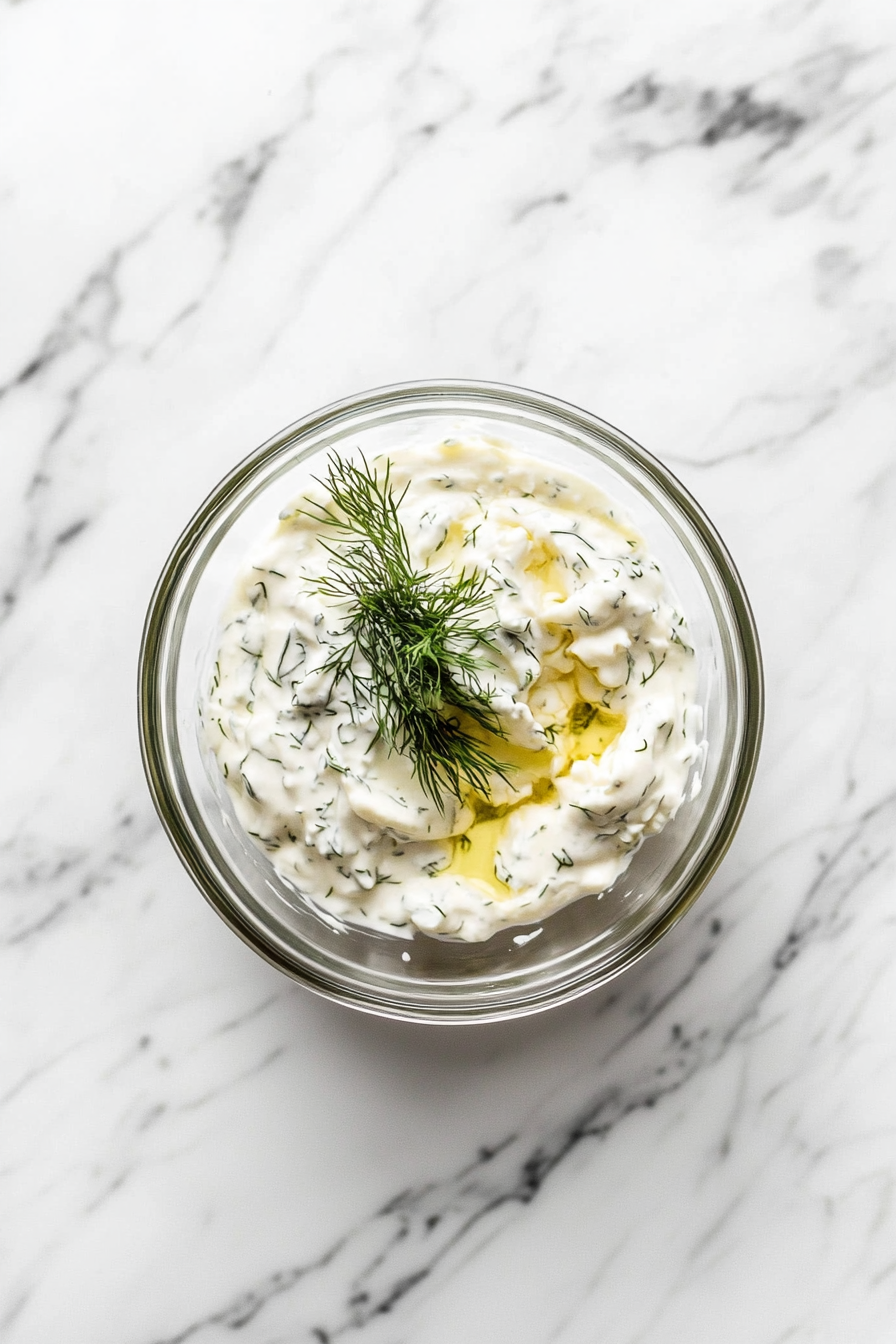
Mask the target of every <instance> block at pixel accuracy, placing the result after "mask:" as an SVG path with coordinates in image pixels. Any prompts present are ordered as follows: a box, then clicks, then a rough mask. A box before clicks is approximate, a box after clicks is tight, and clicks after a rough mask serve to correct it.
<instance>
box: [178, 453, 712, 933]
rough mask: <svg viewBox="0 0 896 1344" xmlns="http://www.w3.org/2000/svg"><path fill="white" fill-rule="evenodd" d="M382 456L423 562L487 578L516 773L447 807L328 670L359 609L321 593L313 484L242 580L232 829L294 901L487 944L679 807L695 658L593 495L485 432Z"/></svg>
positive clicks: (551, 907) (686, 770)
mask: <svg viewBox="0 0 896 1344" xmlns="http://www.w3.org/2000/svg"><path fill="white" fill-rule="evenodd" d="M388 460H389V462H390V464H391V468H390V470H391V479H392V482H393V484H394V486H395V488H396V490H397V491H398V492H399V493H400V492H401V491H402V490H406V493H405V494H404V498H403V500H402V502H401V505H400V510H399V516H400V519H401V524H402V527H403V529H404V532H405V535H406V537H407V540H408V545H409V548H410V553H411V557H412V559H413V562H414V564H415V566H417V567H418V568H421V569H423V568H426V569H429V570H431V571H443V572H455V573H457V572H460V571H461V570H462V569H463V570H466V572H467V573H472V572H473V571H479V572H482V573H484V574H485V575H486V577H487V582H488V585H489V586H490V587H491V588H493V602H494V613H495V620H496V627H495V630H494V633H493V636H492V640H491V646H490V647H489V648H487V649H484V650H483V664H484V671H483V676H482V681H483V685H484V686H485V687H486V688H487V691H488V693H489V695H490V698H491V705H492V708H493V709H494V711H495V712H496V714H497V716H498V720H499V722H500V725H501V730H502V732H503V736H502V737H494V738H493V739H492V740H491V742H490V747H491V749H492V752H493V755H494V757H495V759H496V760H498V761H499V762H500V763H501V765H502V767H503V773H504V775H505V778H501V776H500V775H497V774H496V775H494V776H493V777H492V780H491V784H490V787H489V789H488V791H487V794H483V793H476V792H474V791H472V790H470V791H468V792H466V793H465V795H464V797H463V798H462V799H457V798H454V797H453V796H451V795H450V794H448V795H446V796H443V797H442V798H441V799H439V800H438V801H437V800H435V799H433V798H432V797H431V796H429V795H428V794H427V792H426V791H425V790H424V789H423V788H422V787H421V784H420V781H419V779H418V778H417V777H416V775H415V773H414V763H413V762H412V761H411V760H410V759H409V758H408V757H407V756H404V755H402V754H401V753H400V752H399V751H397V750H392V751H390V750H389V749H388V747H387V746H386V744H385V743H384V742H383V741H382V740H380V741H376V740H375V739H376V724H375V721H374V717H373V712H372V710H371V707H370V706H369V705H367V704H365V703H359V702H358V701H357V698H356V696H355V694H354V693H353V690H352V684H351V681H350V679H349V678H347V677H335V676H334V674H333V672H332V671H327V670H326V664H327V663H328V662H331V661H332V655H333V652H334V649H338V647H339V645H340V640H343V639H344V629H345V610H344V607H343V606H340V605H339V604H338V603H337V602H334V601H333V600H332V599H330V598H327V597H325V596H323V595H322V594H321V592H320V591H319V585H320V582H321V579H322V576H324V575H325V574H326V573H327V569H328V564H329V563H330V560H331V552H330V551H328V549H327V546H328V545H330V546H332V545H333V537H332V536H328V535H327V533H326V530H325V529H322V528H321V525H320V523H319V522H316V521H315V520H314V518H313V517H311V516H309V512H311V511H312V510H311V509H310V508H309V501H311V503H312V505H316V506H317V507H318V508H320V507H326V505H327V503H328V497H327V492H326V490H325V488H324V487H323V486H322V485H321V484H320V483H319V482H318V483H314V484H311V485H310V486H309V488H308V489H307V490H306V491H305V493H304V494H303V496H302V497H301V498H299V499H297V500H296V501H294V502H293V503H292V504H291V505H290V506H289V507H287V508H285V509H284V510H283V511H282V513H281V514H280V520H279V524H278V526H277V528H276V530H275V531H274V532H273V534H272V535H271V536H270V537H269V538H267V539H266V540H264V541H262V542H261V543H260V544H259V545H258V546H257V547H256V548H255V550H254V551H253V553H252V554H251V556H250V557H249V559H248V561H247V563H246V564H245V566H244V567H243V569H242V570H241V571H240V572H239V574H238V575H237V578H236V582H235V585H234V589H233V592H232V596H231V599H230V602H229V605H228V608H227V611H226V613H225V616H224V622H223V630H222V633H221V637H220V647H219V649H218V652H217V656H216V659H215V663H214V669H213V672H212V675H211V679H210V684H209V686H208V690H207V693H206V694H205V695H204V697H203V701H202V706H201V715H202V732H203V735H204V738H205V741H206V742H207V744H208V746H209V747H210V749H211V751H212V752H213V753H214V756H215V757H216V758H217V767H216V768H220V771H221V774H222V775H223V777H224V780H225V781H226V786H227V789H228V791H229V795H230V797H231V799H232V802H233V807H234V810H235V812H236V815H237V818H238V819H239V821H240V823H241V825H242V826H243V827H244V829H245V830H246V832H247V833H248V835H249V836H250V837H251V838H252V840H253V842H254V843H255V844H256V845H258V846H259V847H260V848H261V849H263V850H264V852H265V853H266V854H267V855H268V857H269V859H270V861H271V863H272V864H273V866H274V868H275V869H276V871H277V873H278V874H279V875H280V877H281V878H282V879H283V880H284V881H285V882H286V883H287V884H288V885H289V886H290V887H291V888H292V889H294V890H295V891H296V892H297V893H300V894H301V896H302V897H304V898H306V899H307V900H308V901H310V902H312V903H313V904H314V905H315V906H316V907H318V908H319V909H320V910H321V911H325V912H327V913H328V914H329V915H330V916H333V917H336V918H337V919H341V920H348V921H351V922H352V923H353V924H361V925H366V926H367V927H369V928H371V929H375V930H378V931H380V932H385V933H389V934H392V935H395V936H398V937H404V938H409V937H412V936H413V935H414V933H415V931H417V930H419V931H421V932H423V933H426V934H431V935H435V936H440V937H446V938H451V939H459V940H463V941H469V942H477V941H481V940H484V939H487V938H490V937H491V936H492V935H493V934H494V933H495V932H497V931H498V930H499V929H501V928H503V927H506V926H509V925H520V924H528V923H533V922H540V921H541V920H542V919H544V918H545V917H546V916H547V915H550V914H551V913H552V912H553V911H555V910H558V909H559V908H560V907H562V906H565V905H567V904H569V902H571V901H574V900H576V899H578V898H579V897H581V896H584V895H586V894H593V893H598V894H599V893H601V892H604V891H606V890H607V888H608V887H610V886H611V885H612V884H613V882H615V880H616V879H617V878H618V877H619V876H620V874H621V873H622V872H623V871H624V870H625V869H626V867H627V866H628V864H629V862H630V860H631V858H632V855H633V854H634V852H635V850H636V849H637V848H638V847H639V846H640V845H641V843H642V842H643V841H644V840H645V839H646V838H647V837H649V836H653V835H656V834H657V833H658V832H659V831H661V830H662V829H663V827H664V826H666V824H667V823H668V822H669V821H671V819H672V818H673V817H674V816H675V814H676V812H677V810H678V808H679V807H680V805H681V803H682V801H683V799H684V797H685V794H686V792H687V790H688V787H689V783H688V782H689V778H691V776H692V767H693V766H695V765H696V764H697V763H698V762H699V760H700V758H701V751H702V743H701V737H702V715H701V710H700V707H699V706H698V705H697V703H696V701H695V696H696V684H697V678H696V666H695V663H696V660H695V657H694V650H693V648H692V647H691V645H690V643H689V639H688V632H687V627H686V624H685V619H684V616H683V615H682V613H681V612H680V611H679V610H677V609H676V607H675V605H674V600H673V598H672V596H671V595H670V594H669V593H668V592H667V590H666V585H665V583H664V580H663V576H662V574H661V572H660V569H659V566H658V565H657V563H656V562H655V561H654V560H653V559H652V558H651V555H650V553H649V551H648V549H647V547H646V545H645V542H644V540H643V539H642V538H641V537H640V536H639V535H638V533H637V532H636V531H635V530H634V529H633V527H632V526H631V524H630V523H629V521H628V520H627V519H626V517H625V516H624V514H623V513H622V512H621V510H620V508H619V507H618V505H616V504H614V502H613V501H612V500H611V499H609V498H608V497H607V496H606V495H605V494H603V493H602V492H601V491H600V490H598V489H597V488H596V487H595V486H593V485H591V484H590V483H589V482H587V481H585V480H583V479H581V478H580V477H578V476H576V475H574V474H572V473H570V472H568V471H566V470H563V469H557V468H554V467H552V466H551V465H549V464H548V463H546V462H543V461H539V460H538V459H535V458H532V457H529V456H526V455H523V454H521V453H518V452H515V451H514V450H513V449H512V448H511V447H509V446H507V445H501V444H498V443H496V442H495V441H492V440H488V439H485V438H475V437H471V438H464V439H462V440H461V439H448V440H445V441H443V442H441V443H438V444H431V445H425V446H421V447H404V448H400V449H397V450H396V451H394V452H390V453H389V454H388ZM373 465H374V466H376V460H375V461H374V463H373ZM697 784H698V777H697V772H696V771H695V772H694V775H693V783H692V785H691V789H692V792H693V791H694V790H695V788H696V787H697Z"/></svg>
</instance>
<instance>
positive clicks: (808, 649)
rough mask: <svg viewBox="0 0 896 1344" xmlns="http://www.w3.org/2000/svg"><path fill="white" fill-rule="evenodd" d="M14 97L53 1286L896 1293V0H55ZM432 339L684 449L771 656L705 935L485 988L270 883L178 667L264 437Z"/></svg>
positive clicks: (24, 809) (424, 366) (846, 1334)
mask: <svg viewBox="0 0 896 1344" xmlns="http://www.w3.org/2000/svg"><path fill="white" fill-rule="evenodd" d="M0 136H2V141H3V148H2V152H0V239H2V245H0V257H2V268H3V283H2V292H3V303H2V313H3V320H2V324H0V383H2V398H0V442H2V450H0V451H2V455H3V457H2V461H3V484H4V489H3V492H2V496H0V591H2V592H3V594H4V611H3V617H4V619H3V624H2V626H0V686H2V696H0V715H2V722H3V730H2V731H3V737H2V743H3V745H2V762H3V770H2V775H0V803H2V807H0V816H2V820H0V865H2V927H0V939H2V955H0V993H2V1005H3V1006H2V1020H3V1024H4V1030H3V1036H2V1079H0V1093H2V1098H0V1099H2V1105H0V1135H2V1137H0V1149H2V1155H0V1211H2V1212H0V1224H2V1227H3V1231H2V1241H3V1246H2V1252H0V1319H2V1326H0V1335H2V1338H3V1340H4V1341H7V1340H8V1341H9V1344H47V1341H54V1342H55V1341H64V1344H175V1342H177V1344H181V1342H184V1341H190V1342H191V1344H225V1341H230V1340H242V1341H245V1344H304V1342H305V1341H317V1344H325V1342H326V1341H333V1340H337V1339H338V1340H343V1339H344V1340H346V1341H350V1340H354V1339H356V1338H357V1339H359V1340H360V1339H363V1340H367V1341H370V1342H371V1344H374V1341H375V1342H376V1344H458V1341H474V1344H479V1342H480V1341H482V1342H483V1344H548V1342H549V1341H550V1344H554V1342H556V1344H595V1341H597V1340H600V1341H602V1342H603V1341H606V1344H677V1341H682V1340H688V1341H694V1342H695V1344H717V1341H719V1340H725V1341H726V1344H784V1342H785V1341H787V1344H818V1342H822V1341H823V1344H852V1342H853V1341H857V1342H858V1341H860V1342H861V1344H882V1342H883V1341H890V1340H892V1339H893V1338H896V1200H894V1190H896V1044H894V1041H896V1037H894V1030H893V1005H894V999H896V920H894V913H893V912H894V903H893V889H894V883H893V861H892V842H893V835H894V811H896V769H894V761H896V742H894V714H893V701H894V693H893V666H894V661H896V649H894V638H893V630H894V621H893V615H894V608H893V583H894V578H893V576H894V573H896V455H894V428H893V426H894V423H896V416H894V412H896V394H894V385H896V297H894V296H896V289H894V280H896V264H894V257H893V237H894V222H896V220H894V215H896V209H894V206H896V200H894V189H893V165H894V153H896V144H894V141H896V17H894V11H893V9H892V7H890V6H887V5H885V4H883V3H880V2H879V0H852V2H851V3H849V4H844V3H839V2H838V0H777V2H776V3H744V0H730V2H729V3H726V4H724V5H716V4H712V3H711V2H710V0H681V3H677V4H667V3H665V0H629V3H626V4H615V5H614V4H610V3H609V2H608V0H605V2H604V3H593V2H589V0H553V3H547V2H546V0H543V2H541V3H535V0H517V2H516V3H515V4H513V5H512V6H511V5H510V3H509V0H508V2H507V3H506V4H499V3H497V2H496V0H424V3H421V4H417V5H414V4H411V3H406V0H393V2H392V3H390V4H386V3H379V4H376V3H364V2H363V0H345V3H342V4H340V5H327V4H312V3H311V2H310V0H303V2H302V3H295V2H293V3H290V0H254V3H251V4H250V3H249V0H217V2H214V3H213V0H176V2H175V0H155V3H152V4H151V3H148V2H146V0H144V3H137V4H131V5H121V4H118V5H116V4H114V3H113V0H81V3H79V4H77V5H69V6H66V5H63V4H62V3H60V0H22V2H21V3H18V4H13V3H8V2H5V0H4V3H2V8H0ZM430 376H457V377H463V376H471V377H479V378H491V379H498V380H504V381H510V382H518V383H521V384H524V385H526V386H530V387H534V388H538V389H541V390H544V391H548V392H552V393H554V394H556V395H558V396H561V397H566V398H568V399H569V400H572V401H576V402H579V403H580V404H582V405H584V406H586V407H588V408H589V409H591V410H593V411H595V412H597V413H598V414H600V415H603V416H604V417H605V418H607V419H609V420H611V421H613V422H615V423H617V424H619V425H621V426H623V427H624V428H625V429H627V430H628V431H629V432H630V433H632V434H633V435H634V436H635V437H636V438H639V439H640V440H641V441H642V442H643V443H645V444H646V445H647V446H648V447H650V448H652V449H653V450H654V451H655V452H657V453H658V454H660V455H661V456H662V457H663V458H664V459H665V460H666V461H667V462H668V463H669V464H670V465H671V466H672V468H673V469H674V470H675V471H677V472H678V473H679V474H680V476H681V477H682V479H683V480H684V481H685V482H686V484H687V485H688V486H689V487H690V488H691V489H692V490H693V492H694V493H695V494H696V495H697V497H698V498H699V499H700V500H701V502H702V503H703V504H704V506H705V507H706V508H707V509H708V511H709V512H710V514H711V515H712V516H713V518H714V519H715V520H716V522H717V523H718V525H719V527H720V529H721V530H722V532H723V534H724V536H725V537H726V539H727V541H728V542H729V544H730V546H731V549H732V551H733V553H734V556H735V558H736V561H737V563H738V565H739V567H740V569H741V572H742V574H743V576H744V579H745V581H746V583H747V586H748V588H749V591H750V593H751V596H752V598H753V601H754V605H755V609H756V613H757V618H758V621H759V626H760V633H761V636H762V640H763V646H764V652H765V658H766V669H767V675H768V691H769V716H768V723H767V734H766V741H765V748H764V753H763V757H762V761H761V764H760V771H759V776H758V780H757V784H756V788H755V790H754V794H753V798H752V800H751V803H750V807H749V809H748V812H747V815H746V818H745V820H744V823H743V825H742V828H741V830H740V833H739V835H738V838H737V840H736V842H735V844H734V846H733V849H732V850H731V853H730V855H729V856H728V858H727V860H726V861H725V863H724V865H723V867H722V869H721V870H720V872H719V873H718V875H717V876H716V878H715V880H714V881H713V883H712V884H711V886H710V888H709V890H708V891H707V892H706V893H705V895H704V896H703V897H702V899H701V900H700V902H699V903H698V904H697V906H696V907H695V909H694V910H693V911H692V912H691V914H690V915H689V916H688V917H687V918H686V919H685V920H684V921H683V922H682V923H681V924H680V925H679V926H678V927H677V928H676V930H675V931H674V932H673V933H672V934H671V935H670V936H669V937H668V938H667V940H666V941H665V942H664V943H663V944H662V945H661V946H660V947H659V948H658V949H657V950H656V951H654V953H652V954H651V955H650V956H649V957H648V958H647V959H646V960H645V961H643V962H642V963H641V964H640V965H639V966H638V967H637V968H636V969H635V970H634V971H633V972H632V973H630V974H629V975H628V976H627V977H623V979H622V980H620V981H618V982H617V983H616V984H614V985H613V986H611V987H610V988H609V989H606V990H603V991H598V992H597V993H595V994H593V995H592V996H590V997H589V998H586V999H585V1000H583V1001H581V1002H579V1003H578V1004H576V1005H574V1006H572V1007H570V1008H568V1009H563V1010H559V1011H555V1012H554V1013H552V1014H548V1015H546V1016H543V1017H540V1018H536V1019H532V1020H529V1021H525V1022H523V1023H519V1024H515V1025H514V1024H508V1025H504V1026H493V1027H480V1028H476V1029H473V1028H471V1029H460V1030H458V1029H455V1030H445V1031H437V1030H434V1029H426V1028H422V1027H421V1028H413V1027H410V1026H404V1027H402V1026H399V1025H395V1024H390V1023H385V1022H378V1021H375V1020H372V1019H367V1018H364V1017H362V1016H361V1015H358V1014H354V1013H352V1012H350V1011H348V1010H342V1009H339V1008H337V1007H335V1006H332V1005H330V1004H327V1003H324V1002H322V1001H319V1000H318V999H316V998H314V997H313V996H312V995H311V994H309V993H307V992H306V991H304V990H302V989H301V988H299V987H297V986H294V985H292V984H291V983H290V982H288V981H287V980H285V979H284V978H282V977H280V976H279V975H278V974H277V973H276V972H274V971H273V970H271V969H269V968H268V967H267V966H266V965H264V964H263V963H262V962H261V961H260V960H258V959H257V958H256V957H255V956H254V955H253V954H252V953H251V952H250V951H248V949H246V948H245V947H244V946H243V945H242V944H241V943H240V942H239V941H238V940H237V939H235V938H234V937H233V936H232V935H231V934H230V933H229V932H228V930H227V929H226V928H225V927H224V926H223V924H222V923H220V921H219V920H218V919H217V917H216V916H215V915H214V914H213V912H212V911H211V910H210V909H209V908H208V907H207V906H206V905H205V903H204V902H203V901H202V900H201V898H200V897H199V895H198V894H197V893H196V892H195V891H194V889H193V888H192V887H191V885H190V882H189V880H188V879H187V877H186V876H185V875H184V873H183V872H182V871H181V869H180V866H179V864H178V862H177V859H176V858H175V856H174V854H173V852H172V851H171V849H170V848H169V845H168V842H167V841H166V839H165V838H164V836H163V834H162V832H161V829H160V827H159V825H158V824H157V822H156V819H155V815H154V813H153V810H152V807H151V804H150V801H149V798H148V795H147V792H146V789H145V787H144V784H143V779H142V775H141V770H140V764H139V759H138V752H137V743H136V733H135V710H134V680H135V663H136V652H137V645H138V640H139V633H140V628H141V623H142V619H143V613H144V610H145V606H146V602H147V600H148V597H149V593H150V590H151V587H152V584H153V581H154V579H155V576H156V574H157V572H158V570H159V568H160V566H161V564H162V562H163V560H164V558H165V555H166V553H167V551H168V549H169V547H170V545H171V543H172V542H173V540H174V538H175V536H176V534H177V533H178V531H179V530H180V528H181V526H182V525H183V523H184V522H185V521H186V519H187V518H188V517H189V515H190V514H191V513H192V511H193V509H194V507H195V506H196V504H197V503H198V501H199V500H200V499H201V497H202V496H203V495H204V493H205V492H206V491H207V490H208V489H209V488H210V487H211V486H212V485H213V484H214V482H215V481H216V480H217V479H218V477H219V476H220V475H222V474H223V473H224V471H225V470H227V469H228V468H229V467H230V466H231V465H232V464H233V462H234V461H235V460H236V459H237V458H239V457H241V456H243V455H244V454H245V453H246V452H247V451H248V450H249V449H251V448H252V447H254V446H255V445H256V444H257V443H258V442H260V441H261V440H263V439H264V438H266V437H267V436H268V435H269V434H271V433H273V432H274V431H275V430H277V429H279V428H280V427H281V426H282V425H283V424H285V423H287V422H288V421H290V420H293V419H295V418H296V417H298V416H299V415H301V414H302V413H304V412H306V411H308V410H311V409H313V408H314V407H315V406H317V405H320V404H322V403H324V402H326V401H328V400H331V399H333V398H335V397H338V396H341V395H345V394H348V393H350V392H352V391H355V390H358V389H361V388H365V387H371V386H375V385H377V384H382V383H386V382H390V381H396V380H401V379H405V378H415V377H430Z"/></svg>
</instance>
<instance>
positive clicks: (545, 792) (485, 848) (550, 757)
mask: <svg viewBox="0 0 896 1344" xmlns="http://www.w3.org/2000/svg"><path fill="white" fill-rule="evenodd" d="M624 727H625V716H624V715H622V714H614V713H613V712H612V711H611V710H609V709H605V708H604V706H603V705H591V704H588V703H587V702H586V701H584V700H578V701H576V703H575V704H574V705H573V707H572V709H571V710H570V712H569V714H568V716H567V719H566V723H565V724H564V725H563V729H562V731H561V732H560V733H558V735H557V737H556V739H555V744H554V749H553V750H551V749H548V748H546V749H545V750H543V751H527V750H526V749H525V748H524V747H517V746H514V745H513V744H512V743H510V742H501V743H500V744H499V752H498V754H499V755H500V757H501V758H502V759H503V761H504V762H506V763H507V764H508V765H512V766H514V767H515V768H516V770H518V771H519V772H520V775H519V776H514V778H518V779H520V781H521V782H522V778H523V777H527V778H526V782H527V783H531V785H532V792H531V794H528V795H527V796H526V797H525V798H521V799H520V800H519V802H516V803H509V804H507V805H505V806H503V807H493V806H492V805H491V804H490V803H488V802H486V801H485V800H484V799H482V798H480V797H478V796H476V795H474V796H473V797H471V799H470V800H469V801H470V802H471V804H472V806H473V810H474V812H475V816H476V819H475V821H474V822H473V824H472V826H470V827H469V829H468V830H467V831H465V832H464V834H463V835H459V836H457V837H456V838H455V841H454V852H453V854H452V856H451V860H450V862H449V864H448V866H447V867H446V868H444V869H443V870H442V871H443V872H445V873H447V874H450V875H451V876H453V877H463V878H466V880H467V881H468V882H472V883H474V885H476V886H477V887H479V888H480V890H482V891H483V892H485V893H486V894H487V895H489V896H490V897H491V898H492V899H493V900H505V899H506V898H507V897H508V896H511V895H512V894H513V892H512V890H511V888H510V887H509V886H508V885H507V883H506V882H503V881H502V880H501V878H500V877H499V876H498V873H497V856H498V849H499V847H500V844H501V840H502V838H503V835H504V829H505V825H506V822H507V817H508V816H509V815H510V813H511V812H515V811H516V809H517V808H518V807H522V806H523V805H524V804H526V803H535V804H543V805H547V804H550V803H551V802H552V801H553V799H554V797H555V794H556V790H555V788H554V783H553V778H554V776H555V775H565V774H567V773H568V772H569V770H570V768H571V766H572V764H573V762H574V761H584V760H588V759H589V758H592V757H593V758H594V759H595V760H597V759H598V758H599V757H600V756H602V755H603V753H604V752H605V751H606V749H607V747H609V746H610V744H611V743H612V742H615V740H616V738H617V737H618V736H619V734H620V733H621V732H622V730H623V728H624ZM558 757H559V761H560V768H559V769H557V765H556V764H555V762H557V758H558Z"/></svg>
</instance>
